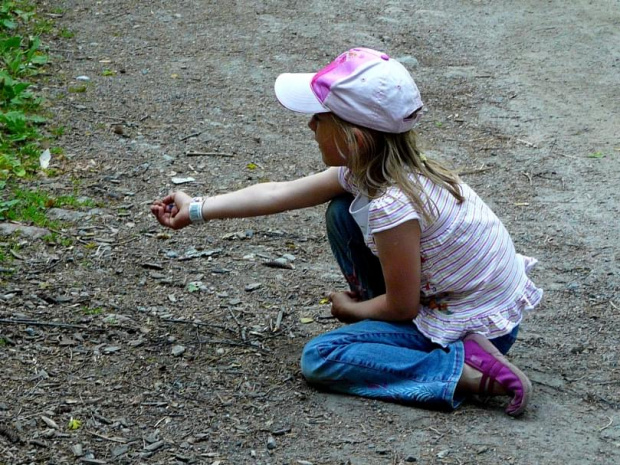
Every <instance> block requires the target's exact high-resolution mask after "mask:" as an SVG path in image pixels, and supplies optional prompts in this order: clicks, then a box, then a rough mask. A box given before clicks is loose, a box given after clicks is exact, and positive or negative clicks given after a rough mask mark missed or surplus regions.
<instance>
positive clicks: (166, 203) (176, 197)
mask: <svg viewBox="0 0 620 465" xmlns="http://www.w3.org/2000/svg"><path fill="white" fill-rule="evenodd" d="M191 201H192V198H191V197H190V196H189V195H187V194H186V193H185V192H181V191H178V192H173V193H172V194H170V195H168V196H166V197H164V198H163V199H162V200H156V201H155V202H153V205H151V213H153V215H155V218H156V219H157V221H159V224H161V225H162V226H166V227H167V228H172V229H181V228H184V227H185V226H187V225H189V224H190V223H191V222H190V220H189V204H190V203H191Z"/></svg>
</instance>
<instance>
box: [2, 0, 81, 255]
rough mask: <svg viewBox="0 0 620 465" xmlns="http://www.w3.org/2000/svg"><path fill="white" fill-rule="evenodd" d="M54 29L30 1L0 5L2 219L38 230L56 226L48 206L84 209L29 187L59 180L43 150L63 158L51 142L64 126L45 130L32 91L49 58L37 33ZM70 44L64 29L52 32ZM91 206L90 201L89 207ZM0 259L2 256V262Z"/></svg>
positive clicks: (75, 202)
mask: <svg viewBox="0 0 620 465" xmlns="http://www.w3.org/2000/svg"><path fill="white" fill-rule="evenodd" d="M53 30H54V25H53V22H52V21H50V20H49V19H45V20H41V19H39V18H38V17H37V14H36V7H35V4H34V2H32V1H28V0H3V1H2V4H1V6H0V220H13V221H18V222H23V223H26V224H33V225H36V226H46V227H54V226H57V225H56V224H54V223H53V222H52V221H50V220H48V219H47V218H46V210H47V209H48V208H51V207H62V206H69V207H77V206H82V205H88V204H89V202H81V201H79V200H78V197H77V188H76V187H75V185H74V189H73V195H69V196H61V197H54V196H51V195H49V194H47V193H45V192H41V191H38V190H36V189H33V188H32V181H33V180H35V179H36V178H37V177H38V176H41V175H42V174H44V175H47V176H54V175H57V172H56V171H55V170H51V169H47V166H46V165H45V164H43V163H42V162H41V157H42V154H43V153H44V152H46V150H45V148H46V147H49V148H50V149H49V154H54V155H62V149H61V148H59V147H52V146H51V145H52V143H53V142H54V141H55V140H56V139H58V138H59V137H61V136H62V135H63V134H64V132H65V127H64V126H54V125H48V121H47V118H46V117H45V108H44V100H43V98H41V97H39V96H37V95H36V94H35V92H33V90H32V89H33V88H35V84H36V81H37V79H39V78H40V74H41V73H42V72H44V71H45V69H46V68H45V65H47V64H48V61H49V59H48V55H47V54H46V53H45V50H44V47H43V46H42V43H41V38H40V35H41V34H48V33H50V32H52V31H53ZM56 32H57V35H58V36H59V37H62V38H65V39H70V38H71V37H73V33H71V32H70V31H68V30H66V29H61V30H59V31H56ZM90 203H92V202H90ZM0 258H1V257H0Z"/></svg>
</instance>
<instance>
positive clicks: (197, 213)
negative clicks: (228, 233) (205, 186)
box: [189, 197, 205, 224]
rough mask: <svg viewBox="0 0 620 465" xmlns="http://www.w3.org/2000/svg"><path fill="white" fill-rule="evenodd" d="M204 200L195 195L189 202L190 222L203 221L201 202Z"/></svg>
mask: <svg viewBox="0 0 620 465" xmlns="http://www.w3.org/2000/svg"><path fill="white" fill-rule="evenodd" d="M203 203H204V200H203V199H202V197H195V198H193V199H192V202H191V203H190V204H189V221H190V222H191V223H192V224H197V223H204V222H205V219H204V218H203V216H202V204H203Z"/></svg>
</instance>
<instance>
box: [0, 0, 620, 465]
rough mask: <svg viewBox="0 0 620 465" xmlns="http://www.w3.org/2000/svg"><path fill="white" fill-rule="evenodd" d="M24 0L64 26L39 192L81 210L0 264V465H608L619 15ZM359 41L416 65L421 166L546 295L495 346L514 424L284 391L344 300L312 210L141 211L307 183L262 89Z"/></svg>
mask: <svg viewBox="0 0 620 465" xmlns="http://www.w3.org/2000/svg"><path fill="white" fill-rule="evenodd" d="M38 3H39V4H40V8H41V10H42V11H43V12H45V11H48V12H50V13H51V12H53V11H55V10H54V9H55V8H59V7H60V8H62V9H63V11H64V13H63V14H62V15H61V16H60V17H56V18H55V21H56V23H57V25H58V26H59V27H64V28H67V29H68V30H70V31H72V32H74V33H75V36H74V37H73V38H72V39H63V40H59V41H58V42H52V43H48V45H49V47H50V53H51V55H52V57H53V60H52V61H53V64H52V66H51V67H50V68H49V76H47V78H46V79H45V81H44V83H42V84H41V85H40V86H39V92H41V93H42V94H43V95H45V96H46V97H47V99H48V103H49V105H50V109H51V111H52V112H53V113H54V114H55V118H56V121H58V122H59V124H62V125H64V126H65V127H66V132H65V134H64V136H63V137H62V138H61V139H60V141H59V145H60V146H62V147H63V148H64V150H65V158H64V159H62V158H61V157H56V158H55V159H52V163H51V167H53V168H56V169H58V170H61V171H62V173H63V174H61V175H60V176H59V177H54V178H48V179H41V180H40V183H39V186H38V188H39V189H41V190H44V191H46V192H50V193H51V194H53V195H61V194H71V193H72V192H74V191H75V189H77V190H78V191H79V192H80V194H81V195H83V196H85V197H88V198H90V199H92V200H94V201H96V202H98V203H99V207H98V208H95V209H88V208H83V209H81V210H80V211H67V210H59V209H52V210H50V212H49V213H50V216H54V217H57V218H61V219H63V221H64V224H65V228H64V229H62V230H60V231H58V233H59V235H58V240H57V242H58V243H57V244H54V243H52V244H50V243H47V242H45V241H43V240H41V239H36V238H35V237H30V238H29V237H28V236H27V235H24V236H23V238H21V239H20V241H21V242H22V249H21V250H20V251H19V253H18V254H17V255H16V256H14V257H13V258H14V259H13V260H11V261H10V262H6V263H3V264H2V271H3V274H2V278H1V281H0V283H1V284H2V289H1V290H0V309H1V310H0V319H2V320H3V321H5V320H11V322H12V323H7V322H6V321H5V322H3V323H1V324H0V338H1V339H2V341H3V343H2V345H1V346H0V375H1V378H0V379H1V380H2V389H1V391H0V392H1V395H0V463H6V464H18V463H20V464H21V463H24V464H25V463H46V464H60V463H90V464H103V463H121V464H133V463H145V464H146V463H153V464H160V463H161V464H163V463H166V464H169V463H179V464H180V463H199V464H203V463H204V464H212V465H215V464H221V465H225V464H302V465H303V464H306V465H307V464H309V463H310V464H315V465H317V464H351V465H364V464H402V463H421V464H466V463H469V464H504V463H506V464H586V463H587V464H614V463H620V413H619V410H618V409H619V407H620V390H619V388H620V371H619V367H618V363H619V355H618V349H617V346H618V341H619V336H618V334H620V315H619V307H620V293H619V279H620V267H619V265H620V262H619V260H620V254H619V246H618V244H620V231H619V228H618V217H619V216H620V207H619V206H620V189H619V188H618V186H619V185H620V169H619V166H620V165H619V158H620V137H619V134H620V92H619V90H618V89H620V2H619V1H618V0H590V1H588V0H571V1H565V0H546V1H540V0H523V1H520V2H513V1H509V0H495V1H494V0H479V1H475V0H433V1H430V0H418V1H415V2H412V1H383V2H368V1H353V0H343V1H339V2H329V1H325V0H315V1H310V2H297V1H291V0H289V1H275V0H273V1H270V0H264V1H251V0H247V1H215V0H211V1H209V0H179V1H176V2H169V1H162V0H149V1H139V0H102V1H96V2H95V1H92V2H83V1H78V0H56V1H41V2H38ZM357 45H364V46H369V47H373V48H377V49H382V50H385V51H387V52H388V53H390V54H391V55H392V56H394V57H396V58H399V59H400V60H401V61H402V62H403V63H404V64H405V65H406V66H407V67H408V68H409V69H410V70H411V71H412V73H413V74H414V76H415V78H416V81H417V82H418V85H419V87H420V89H421V92H422V96H423V98H424V100H425V103H426V108H427V112H426V114H425V115H424V118H423V119H422V121H421V124H420V127H419V130H420V134H421V136H422V138H423V140H424V145H425V147H426V148H427V151H428V153H429V154H431V155H433V156H437V157H440V158H443V159H444V160H445V161H447V162H449V163H451V164H452V165H453V166H455V167H456V168H457V169H458V170H459V171H460V172H461V173H462V176H463V178H464V179H465V180H466V182H468V183H469V184H470V185H471V186H472V187H474V189H476V190H477V191H478V192H479V194H480V195H481V196H482V197H483V198H484V199H485V200H486V201H487V202H488V203H489V204H490V205H491V206H492V207H493V208H494V209H495V211H496V212H497V213H498V215H499V216H500V217H501V218H502V219H503V220H504V222H505V223H506V225H507V227H508V229H509V230H510V231H511V233H512V235H513V239H514V241H515V243H516V245H517V249H518V250H519V251H520V252H522V253H525V254H528V255H531V256H534V257H537V258H538V259H539V260H540V263H539V265H538V266H537V268H536V270H535V272H534V273H533V279H534V281H535V282H536V283H537V284H539V285H540V286H541V287H542V288H544V290H545V299H544V304H543V305H542V306H541V307H540V308H538V309H537V310H536V311H535V312H532V313H531V314H528V316H527V318H526V319H525V321H524V323H523V325H522V331H521V337H520V340H519V342H518V343H517V344H516V345H515V347H514V349H513V351H512V352H511V360H513V361H514V362H515V363H516V364H517V365H518V366H520V367H521V368H522V369H523V370H524V371H525V372H526V373H527V374H528V375H529V376H530V378H531V380H532V382H533V385H534V388H535V393H534V396H533V400H532V403H531V406H530V408H529V410H528V411H527V413H526V414H525V415H524V416H523V417H522V418H520V419H516V420H515V419H512V418H510V417H508V416H506V415H505V414H504V413H503V404H502V402H499V401H492V402H491V403H489V404H484V405H482V404H479V403H476V402H470V403H467V404H466V405H464V406H463V407H462V408H460V409H458V410H457V411H455V412H448V413H446V412H437V411H431V410H425V409H421V408H416V407H412V406H402V405H395V404H388V403H383V402H378V401H373V400H367V399H360V398H353V397H344V396H338V395H333V394H327V393H323V392H318V391H316V390H315V389H313V388H311V387H309V386H308V385H307V384H306V383H305V382H304V381H303V379H302V377H301V375H300V371H299V364H298V360H299V356H300V353H301V350H302V347H303V346H304V344H305V343H306V342H307V341H308V340H309V339H310V338H312V337H313V336H315V335H317V334H320V333H322V332H324V331H327V330H329V329H332V328H335V327H337V326H338V323H337V322H335V321H334V320H332V319H330V318H328V316H329V308H328V305H326V304H325V303H323V301H322V298H323V295H324V293H325V291H327V290H330V289H342V288H344V286H345V283H344V281H343V279H341V277H340V276H339V274H338V270H337V268H336V264H335V262H334V261H333V259H332V258H331V255H330V253H329V250H328V249H329V248H328V245H327V241H326V238H325V235H324V229H323V211H324V208H314V209H309V210H305V211H298V212H290V213H286V214H281V215H277V216H274V217H270V218H256V219H246V220H235V221H217V222H216V221H214V222H211V223H209V224H208V225H206V226H205V227H202V228H194V227H192V228H187V229H185V230H183V231H179V232H172V231H165V230H163V229H162V228H160V227H159V226H158V225H157V224H156V222H155V221H154V220H153V219H152V218H151V216H150V213H149V208H148V207H149V204H150V203H151V202H152V200H154V199H156V198H159V197H161V196H162V195H164V194H165V193H167V192H169V191H170V190H172V189H175V188H182V189H183V190H185V191H187V192H189V193H192V194H207V195H210V194H215V193H218V192H224V191H228V190H231V189H235V188H238V187H241V186H245V185H249V184H251V183H255V182H261V181H265V180H286V179H293V178H295V177H298V176H301V175H306V174H309V173H311V172H316V171H318V170H320V169H321V168H322V166H321V160H320V157H319V155H318V152H317V149H316V146H315V143H314V141H313V140H312V137H311V135H310V132H309V130H308V128H307V127H306V120H307V118H305V117H303V116H298V115H295V114H292V113H291V112H288V111H286V110H284V109H283V108H282V107H281V106H280V105H279V104H278V103H277V101H276V100H275V97H274V95H273V83H274V80H275V78H276V76H277V75H278V74H279V73H281V72H287V71H304V70H305V71H314V70H315V69H317V67H319V66H322V65H324V64H326V63H327V62H328V61H329V60H330V59H331V58H333V57H334V56H336V55H337V54H339V53H340V52H342V51H344V50H346V49H348V48H350V47H352V46H357ZM84 76H85V77H88V79H89V80H88V81H85V80H78V79H77V78H78V77H82V78H81V79H84ZM79 86H85V92H75V89H76V88H78V87H79ZM196 153H200V155H196ZM190 154H193V155H190ZM176 178H181V179H180V180H185V181H187V179H183V178H193V179H194V181H190V182H186V183H184V184H179V185H175V184H174V180H177V181H179V179H176ZM63 239H71V240H72V241H73V245H72V246H70V247H67V246H66V245H62V242H63ZM282 257H287V258H285V259H284V260H283V261H282V262H283V263H285V264H287V266H288V265H291V267H289V268H274V267H271V266H266V265H269V264H271V265H273V263H270V262H272V261H273V260H275V259H278V258H282ZM293 259H294V261H293ZM8 271H12V273H11V272H8ZM15 320H24V321H25V322H23V323H19V324H18V323H15ZM44 323H45V324H49V326H45V325H43V324H44ZM71 420H74V421H73V423H71ZM75 420H77V421H78V422H80V423H76V421H75ZM71 426H73V429H72V428H71Z"/></svg>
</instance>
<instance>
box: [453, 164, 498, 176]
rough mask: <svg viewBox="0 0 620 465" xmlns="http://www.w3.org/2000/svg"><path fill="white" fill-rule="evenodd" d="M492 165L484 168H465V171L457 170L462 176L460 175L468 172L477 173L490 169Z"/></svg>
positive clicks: (492, 167)
mask: <svg viewBox="0 0 620 465" xmlns="http://www.w3.org/2000/svg"><path fill="white" fill-rule="evenodd" d="M494 168H495V167H494V166H487V167H485V168H478V169H475V170H465V171H459V172H458V175H459V176H462V175H468V174H477V173H484V172H485V171H490V170H492V169H494Z"/></svg>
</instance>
